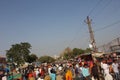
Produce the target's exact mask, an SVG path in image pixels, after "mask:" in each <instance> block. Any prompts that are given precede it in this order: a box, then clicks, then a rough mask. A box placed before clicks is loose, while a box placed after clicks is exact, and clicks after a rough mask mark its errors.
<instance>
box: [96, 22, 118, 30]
mask: <svg viewBox="0 0 120 80" xmlns="http://www.w3.org/2000/svg"><path fill="white" fill-rule="evenodd" d="M119 23H120V20H118V21H116V22H114V23H112V24H109V25H107V26H105V27H102V28H100V29H96V30H95V31H94V32H98V31H102V30H104V29H107V28H110V27H113V25H116V24H119Z"/></svg>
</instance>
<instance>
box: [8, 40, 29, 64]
mask: <svg viewBox="0 0 120 80" xmlns="http://www.w3.org/2000/svg"><path fill="white" fill-rule="evenodd" d="M30 48H31V45H30V44H29V43H27V42H24V43H20V44H14V45H12V46H11V48H10V49H9V50H7V51H6V57H7V59H8V61H9V62H10V61H11V62H16V63H17V64H21V63H24V62H25V61H26V60H27V57H28V55H29V53H30Z"/></svg>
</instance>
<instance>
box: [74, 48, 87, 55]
mask: <svg viewBox="0 0 120 80" xmlns="http://www.w3.org/2000/svg"><path fill="white" fill-rule="evenodd" d="M84 52H85V51H84V50H83V49H78V48H74V49H73V55H74V57H75V56H77V55H80V54H83V53H84Z"/></svg>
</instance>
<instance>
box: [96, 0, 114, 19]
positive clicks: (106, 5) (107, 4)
mask: <svg viewBox="0 0 120 80" xmlns="http://www.w3.org/2000/svg"><path fill="white" fill-rule="evenodd" d="M111 2H112V0H110V1H108V3H106V4H105V6H103V8H102V9H101V10H100V11H98V13H97V15H96V16H98V15H100V14H101V13H102V12H103V11H104V10H105V8H106V7H108V6H109V4H110V3H111ZM96 16H95V17H96Z"/></svg>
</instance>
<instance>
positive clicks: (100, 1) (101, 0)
mask: <svg viewBox="0 0 120 80" xmlns="http://www.w3.org/2000/svg"><path fill="white" fill-rule="evenodd" d="M101 1H102V0H99V1H98V2H97V4H96V5H95V6H94V7H93V8H92V9H91V11H90V12H89V13H88V16H90V15H91V14H92V13H93V11H94V10H95V9H96V8H97V6H98V5H99V4H100V3H101Z"/></svg>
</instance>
